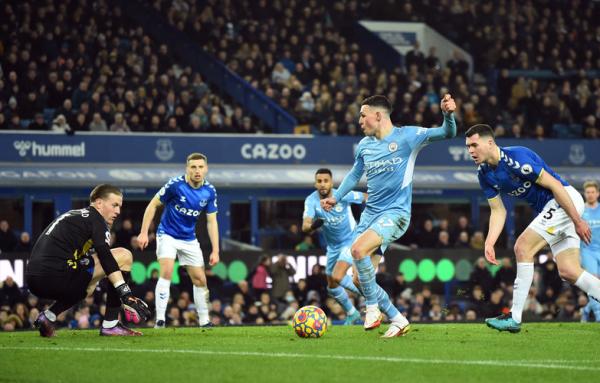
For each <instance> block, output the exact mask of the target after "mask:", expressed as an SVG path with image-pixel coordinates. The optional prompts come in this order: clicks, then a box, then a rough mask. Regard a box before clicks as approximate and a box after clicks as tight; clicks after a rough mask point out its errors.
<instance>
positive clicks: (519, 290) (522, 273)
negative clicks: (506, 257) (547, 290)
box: [510, 262, 533, 323]
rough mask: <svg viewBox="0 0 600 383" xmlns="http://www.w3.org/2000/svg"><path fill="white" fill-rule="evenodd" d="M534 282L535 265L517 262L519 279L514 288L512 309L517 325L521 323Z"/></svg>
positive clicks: (516, 279)
mask: <svg viewBox="0 0 600 383" xmlns="http://www.w3.org/2000/svg"><path fill="white" fill-rule="evenodd" d="M532 282H533V263H529V262H517V277H516V278H515V284H514V288H513V304H512V308H511V309H510V311H511V313H512V318H513V319H514V320H515V322H517V323H521V317H522V315H523V307H525V301H526V300H527V296H528V295H529V289H530V288H531V283H532Z"/></svg>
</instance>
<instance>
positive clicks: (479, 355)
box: [0, 323, 600, 383]
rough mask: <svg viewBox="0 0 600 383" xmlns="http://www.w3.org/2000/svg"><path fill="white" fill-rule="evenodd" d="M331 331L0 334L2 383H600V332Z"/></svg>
mask: <svg viewBox="0 0 600 383" xmlns="http://www.w3.org/2000/svg"><path fill="white" fill-rule="evenodd" d="M386 327H387V326H382V328H381V330H374V331H371V332H365V331H364V330H363V329H362V327H360V326H349V327H344V326H335V327H330V328H329V330H328V332H327V333H326V334H325V336H324V337H322V338H320V339H301V338H298V337H296V335H295V334H293V332H292V330H291V328H290V327H286V326H281V327H219V328H213V329H196V328H193V329H192V328H187V329H186V328H167V329H165V330H154V329H144V330H143V332H144V336H143V337H137V338H105V337H99V336H98V332H97V330H96V331H71V330H60V331H58V333H57V334H58V336H57V337H55V338H52V339H44V338H41V337H40V336H39V335H38V333H37V332H33V331H31V332H29V331H28V332H15V333H0V382H86V383H92V382H93V383H96V382H109V383H120V382H161V383H163V382H164V383H167V382H169V383H170V382H183V381H190V382H238V383H243V382H261V383H263V382H264V383H267V382H286V383H287V382H343V383H349V382H364V383H367V382H384V383H385V382H390V383H391V382H407V383H417V382H503V383H504V382H506V381H509V382H544V383H551V382H561V383H562V382H565V381H598V376H599V374H600V364H599V363H598V361H599V360H600V359H599V357H598V355H600V327H599V326H597V325H596V324H593V323H591V324H584V323H528V324H526V325H524V329H523V331H521V333H519V334H509V333H499V332H497V331H494V330H490V329H488V328H487V327H485V326H484V325H482V324H431V325H428V324H420V325H419V324H416V325H414V324H413V326H412V332H410V333H409V334H408V335H407V336H406V337H403V338H395V339H381V338H380V335H381V334H382V333H383V330H384V329H385V328H386Z"/></svg>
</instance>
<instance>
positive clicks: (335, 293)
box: [327, 286, 356, 314]
mask: <svg viewBox="0 0 600 383" xmlns="http://www.w3.org/2000/svg"><path fill="white" fill-rule="evenodd" d="M327 292H328V293H329V295H330V296H332V297H333V299H335V300H336V301H337V302H338V303H339V304H340V305H341V306H342V307H343V308H344V311H345V312H346V313H347V314H354V312H355V311H356V309H355V308H354V305H353V304H352V301H351V300H350V297H348V293H347V292H346V290H344V288H343V287H342V286H338V287H334V288H329V287H328V288H327Z"/></svg>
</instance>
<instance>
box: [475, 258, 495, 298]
mask: <svg viewBox="0 0 600 383" xmlns="http://www.w3.org/2000/svg"><path fill="white" fill-rule="evenodd" d="M469 283H470V284H471V287H474V286H479V287H481V290H482V293H483V296H484V297H485V299H487V297H489V296H490V294H491V292H492V289H493V288H494V279H493V277H492V274H491V273H490V271H489V270H488V268H487V265H486V261H485V258H483V257H479V258H477V261H476V262H475V268H474V269H473V271H472V272H471V276H470V277H469Z"/></svg>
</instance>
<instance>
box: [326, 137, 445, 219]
mask: <svg viewBox="0 0 600 383" xmlns="http://www.w3.org/2000/svg"><path fill="white" fill-rule="evenodd" d="M438 130H439V128H438V129H427V128H422V127H418V126H403V127H402V128H398V127H394V128H393V129H392V131H391V133H390V134H388V135H387V136H386V137H384V138H382V139H381V140H379V139H377V138H376V137H374V136H368V137H365V138H363V139H362V140H361V141H360V142H359V143H358V146H357V148H356V154H355V157H354V166H353V168H352V170H351V172H350V173H349V176H350V177H352V179H356V180H358V179H360V177H361V176H362V174H363V172H365V171H366V173H367V194H368V195H369V199H368V201H367V207H366V208H365V210H364V212H365V213H368V214H379V213H382V212H384V211H386V210H388V209H392V208H393V209H399V210H400V211H401V212H402V213H404V214H406V215H410V212H411V202H412V181H413V171H414V167H415V161H416V159H417V154H418V153H419V151H420V150H421V149H422V148H424V147H425V146H426V145H427V144H429V143H430V142H431V141H432V140H431V139H430V137H429V136H430V135H433V134H439V133H438V132H437V131H438ZM347 177H348V176H347ZM340 189H341V188H340ZM335 197H336V199H338V200H339V198H338V197H339V196H338V195H337V194H336V195H335Z"/></svg>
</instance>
